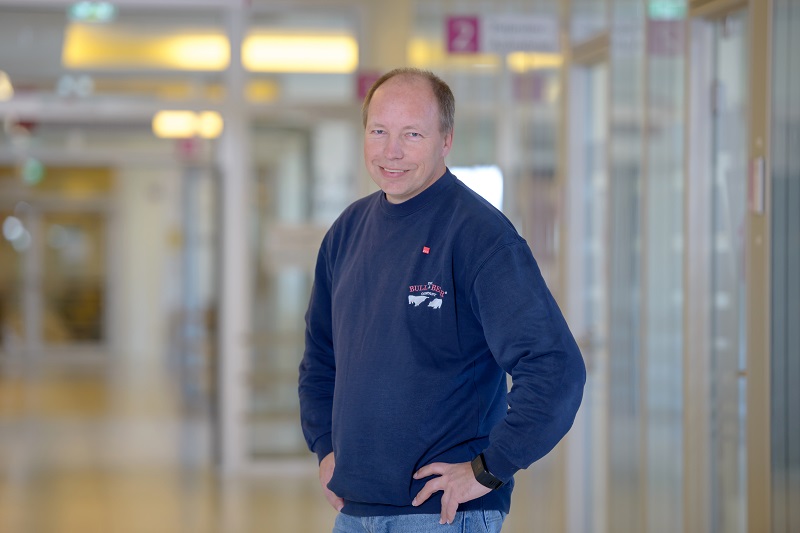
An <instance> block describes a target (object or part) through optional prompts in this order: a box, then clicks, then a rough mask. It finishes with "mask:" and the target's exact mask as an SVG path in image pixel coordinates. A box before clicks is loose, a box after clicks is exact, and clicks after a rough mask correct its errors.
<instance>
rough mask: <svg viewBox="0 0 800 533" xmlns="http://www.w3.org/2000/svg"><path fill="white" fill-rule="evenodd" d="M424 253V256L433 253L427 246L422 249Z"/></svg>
mask: <svg viewBox="0 0 800 533" xmlns="http://www.w3.org/2000/svg"><path fill="white" fill-rule="evenodd" d="M422 253H423V254H429V253H431V249H430V248H428V247H427V246H423V247H422Z"/></svg>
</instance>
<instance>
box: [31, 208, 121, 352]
mask: <svg viewBox="0 0 800 533" xmlns="http://www.w3.org/2000/svg"><path fill="white" fill-rule="evenodd" d="M42 230H43V232H42V234H43V237H44V238H43V239H42V240H43V244H44V250H43V252H42V258H43V265H42V267H43V268H42V288H43V292H44V295H43V302H44V310H43V313H44V316H43V319H42V324H43V328H44V330H43V332H42V336H43V339H44V342H45V343H48V344H65V343H76V342H78V343H83V342H99V341H102V340H103V338H104V328H105V283H106V250H105V249H106V246H105V242H106V236H105V233H106V226H105V215H104V214H101V213H47V214H44V215H43V216H42Z"/></svg>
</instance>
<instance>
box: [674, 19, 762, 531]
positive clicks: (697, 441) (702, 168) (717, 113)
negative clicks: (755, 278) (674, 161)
mask: <svg viewBox="0 0 800 533" xmlns="http://www.w3.org/2000/svg"><path fill="white" fill-rule="evenodd" d="M691 27H692V34H691V41H692V48H691V52H692V57H691V64H690V80H691V82H690V88H691V89H690V91H691V96H690V100H691V103H690V114H689V116H690V119H689V124H688V127H689V135H690V139H691V143H690V157H689V175H688V179H687V181H686V184H687V188H688V193H689V194H688V196H687V219H686V220H687V224H686V232H685V239H686V242H687V263H686V264H687V280H686V289H685V296H686V304H685V307H684V309H685V312H686V315H687V320H686V322H685V324H686V328H687V334H686V347H685V356H684V361H685V370H684V378H685V381H686V383H687V388H686V394H685V399H686V427H685V431H686V437H685V443H686V444H685V446H686V450H687V454H686V458H685V463H684V464H685V470H686V479H685V484H684V490H685V492H686V494H687V497H686V499H685V502H686V520H685V525H686V527H687V529H691V530H705V531H725V532H733V533H737V532H744V531H745V530H746V525H747V480H746V472H747V470H746V466H747V463H746V451H747V448H746V442H745V437H746V419H747V409H746V394H747V383H746V331H747V323H746V305H747V304H746V298H745V288H746V285H745V270H744V265H745V258H746V247H745V242H746V229H747V228H746V214H747V180H748V134H749V125H748V113H749V100H750V99H749V95H748V83H749V82H748V77H749V72H750V69H749V65H748V46H749V44H748V37H747V36H748V12H747V11H744V10H742V11H735V12H730V11H729V12H724V13H719V14H715V16H714V17H713V18H695V19H694V20H692V23H691Z"/></svg>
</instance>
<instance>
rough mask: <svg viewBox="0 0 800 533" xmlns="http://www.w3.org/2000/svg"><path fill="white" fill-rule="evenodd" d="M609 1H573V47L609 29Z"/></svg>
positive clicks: (571, 38) (571, 37) (571, 26)
mask: <svg viewBox="0 0 800 533" xmlns="http://www.w3.org/2000/svg"><path fill="white" fill-rule="evenodd" d="M608 5H609V3H608V0H572V2H571V10H572V20H571V24H570V40H571V41H572V43H573V45H575V44H579V43H581V42H583V41H586V40H587V39H591V38H592V37H595V36H596V35H598V34H600V33H602V32H604V31H606V30H607V29H608Z"/></svg>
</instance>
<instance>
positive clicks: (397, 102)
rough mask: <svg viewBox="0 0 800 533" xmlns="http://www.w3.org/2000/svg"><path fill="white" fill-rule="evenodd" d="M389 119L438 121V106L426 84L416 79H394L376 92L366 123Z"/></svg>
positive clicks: (406, 77)
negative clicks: (427, 119) (428, 119)
mask: <svg viewBox="0 0 800 533" xmlns="http://www.w3.org/2000/svg"><path fill="white" fill-rule="evenodd" d="M388 118H397V119H402V118H406V119H415V120H421V119H426V118H430V119H433V120H438V104H437V102H436V98H435V96H434V94H433V88H432V87H431V84H430V82H429V81H428V80H426V79H425V78H421V77H419V76H397V77H395V78H391V79H389V80H387V81H386V82H384V83H383V84H382V85H381V86H380V87H378V88H377V89H376V90H375V93H374V94H373V95H372V99H371V100H370V103H369V108H368V120H386V119H388Z"/></svg>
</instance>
